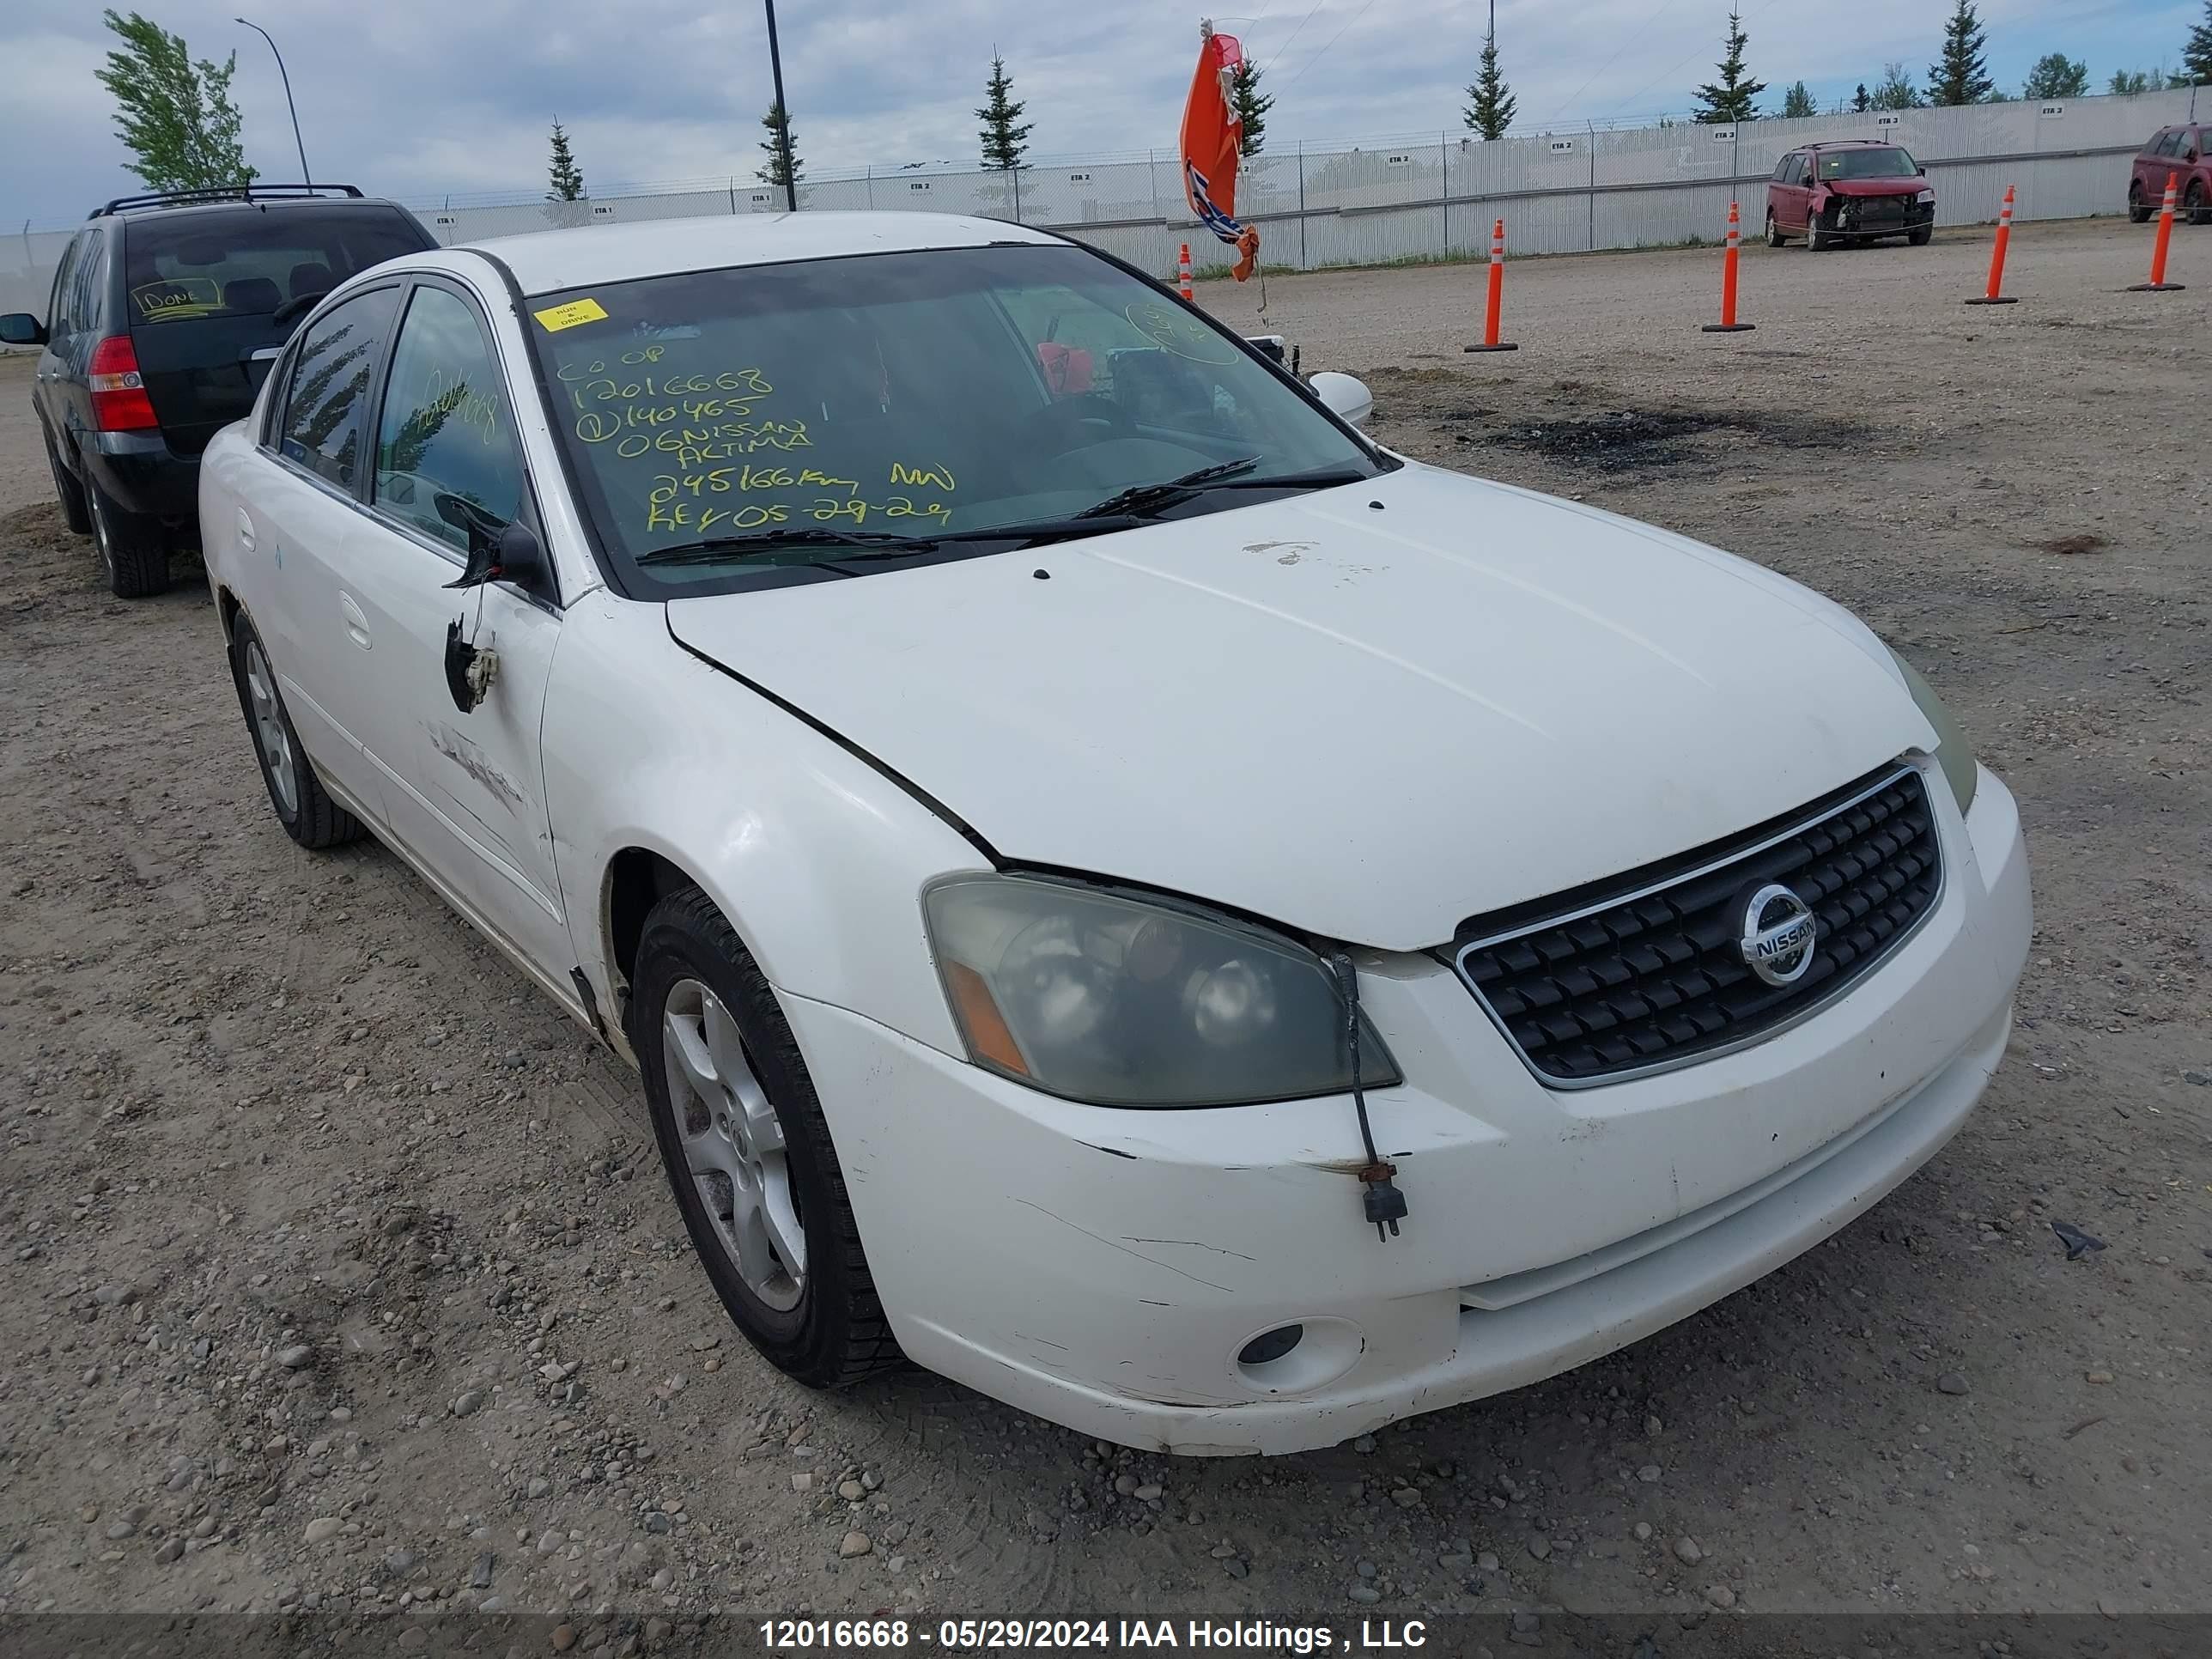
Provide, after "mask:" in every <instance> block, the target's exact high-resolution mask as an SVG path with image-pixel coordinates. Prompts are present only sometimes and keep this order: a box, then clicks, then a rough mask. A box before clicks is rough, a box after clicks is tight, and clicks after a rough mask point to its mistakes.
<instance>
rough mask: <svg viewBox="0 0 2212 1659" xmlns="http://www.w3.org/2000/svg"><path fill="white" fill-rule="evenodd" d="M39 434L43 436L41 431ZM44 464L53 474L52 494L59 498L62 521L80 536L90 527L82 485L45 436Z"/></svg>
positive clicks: (52, 442)
mask: <svg viewBox="0 0 2212 1659" xmlns="http://www.w3.org/2000/svg"><path fill="white" fill-rule="evenodd" d="M40 436H41V437H44V436H45V435H44V434H43V433H42V434H40ZM46 465H47V466H48V467H49V468H51V469H52V472H53V475H54V494H55V495H57V496H58V497H59V498H60V501H61V504H62V522H63V523H64V524H65V525H67V526H69V527H70V529H71V530H73V531H75V532H76V533H77V534H78V535H80V536H82V535H83V534H85V533H86V532H88V531H89V530H90V529H91V528H92V514H91V513H90V512H89V511H88V510H87V508H86V507H85V501H84V486H83V485H82V483H78V482H77V481H76V479H75V478H72V477H70V475H69V469H68V468H66V467H64V465H62V458H61V457H60V455H58V454H57V453H55V450H54V441H53V440H52V438H46Z"/></svg>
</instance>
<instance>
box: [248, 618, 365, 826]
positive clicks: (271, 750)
mask: <svg viewBox="0 0 2212 1659" xmlns="http://www.w3.org/2000/svg"><path fill="white" fill-rule="evenodd" d="M230 678H231V680H232V682H233V683H234V684H235V685H236V686H237V687H238V707H239V712H240V713H241V714H244V715H245V716H246V732H247V733H248V734H249V735H250V736H251V737H252V739H253V755H254V758H255V759H257V760H258V761H259V762H260V763H261V781H262V782H263V783H264V784H265V785H267V786H268V789H269V804H270V806H272V807H274V808H275V809H276V821H277V822H278V823H281V824H283V826H284V833H285V834H286V835H288V836H291V838H292V839H293V840H294V841H295V842H299V843H300V845H301V846H302V847H305V848H307V849H309V850H310V851H311V852H320V851H322V850H323V849H324V848H327V847H343V846H344V845H345V844H346V843H347V842H354V841H359V840H360V839H361V838H362V835H363V834H364V833H366V832H365V831H364V830H363V829H362V823H361V820H360V819H359V818H357V817H354V815H353V814H352V813H350V812H349V811H346V810H345V808H344V807H343V806H341V805H338V804H337V802H336V801H334V800H332V799H331V798H330V796H329V795H327V794H325V793H324V791H323V782H322V780H321V779H320V778H319V777H317V776H316V775H315V768H314V763H313V762H312V761H310V760H309V759H308V758H307V750H304V749H302V748H301V747H300V734H299V733H298V732H295V731H294V730H293V729H292V716H291V715H290V714H288V713H287V712H286V711H285V708H284V697H283V693H282V692H281V691H279V690H277V687H276V672H275V671H274V670H272V669H271V668H270V665H269V653H268V652H267V650H266V649H265V648H264V647H263V645H262V643H261V636H260V635H258V634H257V633H255V632H254V631H253V624H252V623H250V622H248V621H246V613H245V612H244V611H240V612H239V613H238V615H237V616H236V617H233V618H232V619H231V624H230Z"/></svg>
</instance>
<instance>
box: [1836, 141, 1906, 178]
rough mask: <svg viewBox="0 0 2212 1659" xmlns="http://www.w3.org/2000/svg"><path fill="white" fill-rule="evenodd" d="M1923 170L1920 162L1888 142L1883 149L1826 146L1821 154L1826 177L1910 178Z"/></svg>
mask: <svg viewBox="0 0 2212 1659" xmlns="http://www.w3.org/2000/svg"><path fill="white" fill-rule="evenodd" d="M1919 171H1920V163H1919V162H1917V161H1914V160H1913V159H1912V158H1911V156H1910V155H1906V154H1905V152H1904V151H1903V150H1901V149H1894V148H1892V147H1889V146H1887V145H1885V146H1883V147H1882V148H1881V149H1835V150H1824V151H1822V152H1821V155H1820V176H1821V177H1822V178H1823V179H1910V178H1911V177H1912V175H1913V174H1915V173H1917V172H1919Z"/></svg>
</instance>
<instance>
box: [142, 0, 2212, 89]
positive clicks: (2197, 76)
mask: <svg viewBox="0 0 2212 1659" xmlns="http://www.w3.org/2000/svg"><path fill="white" fill-rule="evenodd" d="M108 15H110V16H113V15H114V14H113V13H112V12H111V13H109V14H108ZM2181 68H2182V73H2181V74H2179V75H2177V76H2174V77H2173V84H2174V85H2175V86H2178V87H2186V86H2199V87H2212V0H2204V21H2203V22H2201V23H2199V24H2197V26H2196V27H2194V28H2192V29H2191V30H2190V31H2189V39H2188V40H2185V41H2184V42H2183V43H2182V46H2181Z"/></svg>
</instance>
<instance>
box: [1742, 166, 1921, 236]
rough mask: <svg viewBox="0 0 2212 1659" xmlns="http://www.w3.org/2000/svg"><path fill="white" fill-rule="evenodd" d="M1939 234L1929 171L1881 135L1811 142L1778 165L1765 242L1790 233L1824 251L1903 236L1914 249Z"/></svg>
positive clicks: (1768, 202)
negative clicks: (1847, 244)
mask: <svg viewBox="0 0 2212 1659" xmlns="http://www.w3.org/2000/svg"><path fill="white" fill-rule="evenodd" d="M1934 234H1936V192H1935V191H1933V190H1931V189H1929V185H1928V169H1927V168H1925V167H1922V166H1921V165H1920V163H1919V162H1917V161H1914V160H1913V159H1912V157H1911V155H1909V154H1907V153H1906V152H1905V150H1903V149H1899V147H1898V146H1897V145H1895V144H1888V143H1883V142H1882V141H1881V140H1880V139H1879V138H1839V139H1837V140H1835V141H1834V142H1833V143H1825V144H1807V145H1806V146H1804V148H1802V149H1793V150H1791V151H1790V153H1789V154H1788V155H1785V156H1784V157H1783V158H1782V159H1781V161H1778V162H1777V163H1776V164H1775V167H1774V177H1773V178H1772V179H1771V180H1769V181H1768V183H1767V186H1766V245H1767V246H1769V247H1780V246H1782V245H1783V244H1784V242H1786V241H1788V240H1790V238H1791V237H1792V236H1802V237H1803V238H1804V239H1805V246H1807V247H1808V248H1811V249H1813V250H1814V252H1819V251H1820V249H1822V248H1824V247H1833V246H1835V245H1836V244H1837V243H1838V242H1870V241H1873V240H1875V239H1876V238H1878V237H1882V236H1902V237H1905V239H1907V240H1909V241H1911V244H1912V246H1915V247H1924V246H1927V243H1928V239H1929V237H1930V236H1932V235H1934Z"/></svg>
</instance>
